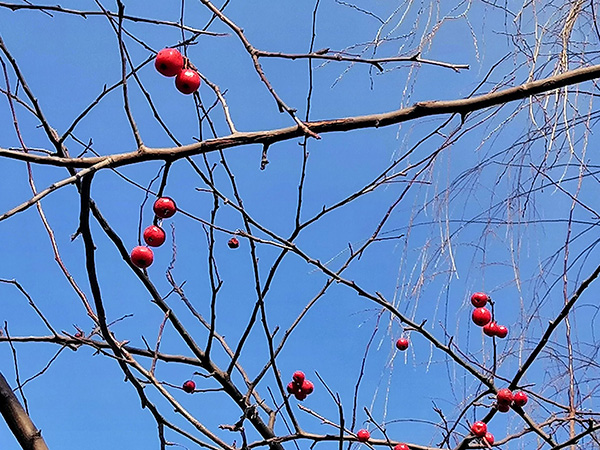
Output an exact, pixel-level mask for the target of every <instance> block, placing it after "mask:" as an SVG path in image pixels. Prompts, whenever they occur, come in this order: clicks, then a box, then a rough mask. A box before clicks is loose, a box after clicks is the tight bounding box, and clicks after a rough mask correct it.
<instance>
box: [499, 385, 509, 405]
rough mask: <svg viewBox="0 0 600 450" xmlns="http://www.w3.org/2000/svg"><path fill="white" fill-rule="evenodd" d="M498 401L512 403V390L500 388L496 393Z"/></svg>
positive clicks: (505, 403) (506, 403)
mask: <svg viewBox="0 0 600 450" xmlns="http://www.w3.org/2000/svg"><path fill="white" fill-rule="evenodd" d="M496 401H497V402H498V404H504V405H510V403H511V402H512V401H513V393H512V391H511V390H510V389H507V388H504V389H500V390H499V391H498V394H497V395H496Z"/></svg>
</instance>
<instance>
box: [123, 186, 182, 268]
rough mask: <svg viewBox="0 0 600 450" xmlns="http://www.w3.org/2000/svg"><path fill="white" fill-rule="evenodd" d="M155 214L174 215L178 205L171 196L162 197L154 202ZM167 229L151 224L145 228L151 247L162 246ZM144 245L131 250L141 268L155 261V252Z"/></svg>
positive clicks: (135, 262)
mask: <svg viewBox="0 0 600 450" xmlns="http://www.w3.org/2000/svg"><path fill="white" fill-rule="evenodd" d="M153 209H154V214H156V217H159V218H161V219H167V218H169V217H172V216H173V214H175V213H176V212H177V205H175V201H174V200H173V199H172V198H170V197H161V198H159V199H158V200H156V201H155V202H154V206H153ZM165 238H166V234H165V230H163V229H162V228H161V227H159V226H157V225H150V226H149V227H147V228H146V229H145V230H144V241H145V242H146V244H148V245H149V246H150V247H160V246H161V245H163V243H164V242H165ZM150 247H146V246H144V245H139V246H137V247H134V248H133V250H131V255H130V259H131V262H132V263H133V265H134V266H136V267H139V268H140V269H145V268H146V267H149V266H150V265H151V264H152V262H153V261H154V253H153V252H152V250H151V249H150Z"/></svg>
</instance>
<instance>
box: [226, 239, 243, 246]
mask: <svg viewBox="0 0 600 450" xmlns="http://www.w3.org/2000/svg"><path fill="white" fill-rule="evenodd" d="M227 245H228V246H229V248H238V247H239V246H240V241H238V240H237V238H234V237H233V238H231V239H229V241H227Z"/></svg>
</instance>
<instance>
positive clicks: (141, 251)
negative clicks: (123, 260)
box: [129, 245, 154, 269]
mask: <svg viewBox="0 0 600 450" xmlns="http://www.w3.org/2000/svg"><path fill="white" fill-rule="evenodd" d="M129 259H130V260H131V262H132V263H133V265H134V266H136V267H139V268H140V269H145V268H146V267H149V266H150V265H151V264H152V262H153V261H154V253H152V250H150V249H149V248H148V247H144V246H143V245H139V246H137V247H133V250H131V254H130V255H129Z"/></svg>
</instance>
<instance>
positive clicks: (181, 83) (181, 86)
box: [175, 69, 200, 94]
mask: <svg viewBox="0 0 600 450" xmlns="http://www.w3.org/2000/svg"><path fill="white" fill-rule="evenodd" d="M175 87H176V88H177V90H178V91H179V92H181V93H182V94H193V93H194V92H196V91H197V90H198V88H199V87H200V75H198V72H196V71H195V70H192V69H183V70H182V71H180V72H179V73H178V74H177V77H176V78H175Z"/></svg>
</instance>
